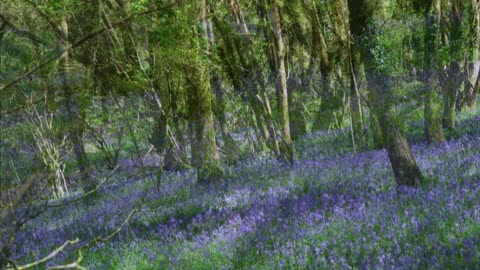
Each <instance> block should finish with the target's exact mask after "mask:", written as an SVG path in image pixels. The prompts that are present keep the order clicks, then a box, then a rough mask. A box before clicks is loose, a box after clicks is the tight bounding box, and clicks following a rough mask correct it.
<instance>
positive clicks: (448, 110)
mask: <svg viewBox="0 0 480 270" xmlns="http://www.w3.org/2000/svg"><path fill="white" fill-rule="evenodd" d="M451 8H452V9H451V13H450V25H449V30H450V37H449V54H450V65H449V67H448V71H447V76H448V83H447V85H446V88H445V91H444V104H443V105H444V106H443V119H442V120H443V128H445V129H448V130H451V129H453V128H454V127H455V105H456V100H457V95H458V91H459V90H460V87H461V86H462V83H463V80H462V79H461V74H460V73H461V65H460V62H461V61H462V57H461V50H462V49H463V48H462V44H461V43H462V35H463V31H462V8H463V5H462V3H460V2H459V1H452V3H451Z"/></svg>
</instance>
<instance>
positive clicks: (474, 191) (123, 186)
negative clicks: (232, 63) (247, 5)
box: [12, 114, 480, 269]
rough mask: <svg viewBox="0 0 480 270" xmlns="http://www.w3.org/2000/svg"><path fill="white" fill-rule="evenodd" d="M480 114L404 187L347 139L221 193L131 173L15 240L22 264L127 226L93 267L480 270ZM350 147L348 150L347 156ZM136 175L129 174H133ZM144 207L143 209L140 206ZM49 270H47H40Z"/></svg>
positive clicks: (318, 144) (307, 151)
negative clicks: (416, 181) (417, 182)
mask: <svg viewBox="0 0 480 270" xmlns="http://www.w3.org/2000/svg"><path fill="white" fill-rule="evenodd" d="M479 123H480V115H478V114H477V115H473V116H470V117H469V118H467V119H463V120H461V121H460V122H459V124H458V128H457V130H460V132H457V134H456V136H457V137H455V138H451V139H450V140H448V141H447V142H445V143H439V144H432V145H426V144H424V143H416V144H414V145H413V146H412V151H413V153H414V155H415V157H416V158H417V162H418V164H419V166H420V168H421V170H422V172H423V173H424V175H425V177H426V179H427V181H426V183H425V184H424V185H423V186H422V187H421V188H419V189H415V188H404V187H402V188H397V187H396V185H395V181H394V176H393V173H392V171H391V168H390V164H389V161H388V157H387V153H386V151H385V150H376V151H368V152H363V153H357V154H355V153H353V152H352V151H351V149H350V150H349V148H348V134H346V133H345V132H321V133H314V134H309V135H307V136H305V137H304V138H302V139H301V140H298V141H297V145H296V147H297V155H298V159H297V161H296V163H295V165H293V166H292V167H290V166H285V165H282V164H280V163H278V162H277V161H276V160H275V159H274V158H271V157H262V158H259V157H257V158H254V157H252V158H249V159H246V160H244V161H243V162H241V163H240V164H237V165H236V166H231V167H226V172H227V174H228V175H229V178H228V179H227V180H226V181H225V182H224V184H222V185H220V186H201V187H199V186H198V185H197V184H195V173H194V172H193V171H189V170H186V171H180V172H175V173H165V174H164V176H163V178H162V181H161V182H160V183H159V182H158V181H157V180H156V179H155V177H154V175H153V172H150V171H148V170H147V171H145V172H144V173H140V172H138V171H136V172H134V167H132V166H130V165H128V164H127V165H124V166H122V168H120V169H118V171H116V172H115V173H114V177H113V179H111V180H109V182H107V183H105V184H104V185H103V186H102V187H101V189H100V190H99V191H98V193H97V194H95V195H94V197H93V198H92V197H87V198H86V199H84V200H80V201H78V202H74V203H71V204H68V205H67V206H64V207H58V208H53V209H49V210H48V211H46V212H45V213H43V215H41V216H40V217H38V218H37V219H36V220H34V222H32V223H30V224H28V226H26V227H25V228H23V229H22V231H21V232H20V233H19V235H18V236H17V239H16V242H15V245H14V249H13V250H12V252H13V254H15V255H14V258H15V259H16V260H17V261H18V262H19V263H21V262H29V261H32V260H38V259H39V258H42V257H44V256H45V255H47V254H48V253H49V252H50V251H51V250H53V249H54V248H55V247H58V246H60V245H61V244H62V243H64V242H65V241H67V240H73V239H75V238H78V239H79V240H80V241H79V242H78V243H77V244H74V245H72V246H70V247H68V248H67V249H66V250H65V251H64V252H63V253H61V254H60V255H58V256H57V257H55V258H54V259H53V260H52V261H50V262H48V263H47V264H46V265H47V266H49V265H55V264H59V263H62V262H65V261H71V260H74V259H75V256H76V253H74V252H73V251H74V250H75V248H76V247H79V246H81V245H84V244H85V243H86V242H88V241H91V239H95V237H98V236H102V235H108V234H110V233H112V232H113V231H115V230H116V229H117V228H119V225H120V224H122V222H124V221H125V218H126V217H127V215H129V213H130V212H131V210H132V209H136V211H135V213H134V215H133V216H132V218H131V219H129V220H128V223H127V224H126V225H125V226H123V227H121V229H122V230H121V231H120V233H119V234H118V235H116V236H115V237H113V238H112V239H111V240H109V241H106V242H105V243H100V242H99V243H95V244H94V245H92V248H90V249H89V250H88V252H86V254H84V256H85V258H84V260H83V262H82V265H83V266H84V267H86V268H87V269H426V268H431V269H478V268H480V181H479V180H480V165H479V164H480V124H479ZM345 149H347V150H345ZM129 166H130V167H129ZM139 200H141V201H142V204H141V205H139V203H138V201H139ZM43 267H44V266H43Z"/></svg>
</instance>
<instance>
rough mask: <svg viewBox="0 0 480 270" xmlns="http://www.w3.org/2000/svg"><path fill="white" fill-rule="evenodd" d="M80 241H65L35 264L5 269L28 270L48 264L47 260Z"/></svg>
mask: <svg viewBox="0 0 480 270" xmlns="http://www.w3.org/2000/svg"><path fill="white" fill-rule="evenodd" d="M79 241H80V240H79V239H78V238H77V239H75V240H68V241H66V242H65V243H63V245H61V246H59V247H58V248H57V249H55V250H54V251H52V253H50V254H48V255H47V256H46V257H44V258H42V259H40V260H38V261H35V262H32V263H28V264H25V265H21V266H16V267H7V270H14V269H16V270H24V269H29V268H32V267H35V266H38V265H41V264H44V263H46V262H48V261H49V260H51V259H52V258H53V257H55V256H57V255H58V254H59V253H60V252H62V251H63V250H64V249H65V248H66V247H67V246H68V245H74V244H76V243H78V242H79Z"/></svg>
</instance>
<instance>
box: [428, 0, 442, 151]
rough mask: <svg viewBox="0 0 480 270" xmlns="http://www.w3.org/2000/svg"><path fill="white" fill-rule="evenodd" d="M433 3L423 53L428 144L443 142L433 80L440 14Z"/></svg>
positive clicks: (429, 3)
mask: <svg viewBox="0 0 480 270" xmlns="http://www.w3.org/2000/svg"><path fill="white" fill-rule="evenodd" d="M431 7H432V1H428V3H427V6H425V10H424V12H425V13H424V18H425V34H424V43H425V48H424V53H423V82H424V98H423V102H424V117H425V119H424V134H425V140H426V141H427V143H433V142H443V141H445V137H444V136H443V131H442V125H441V119H440V108H439V106H437V104H436V102H435V96H436V95H435V92H434V82H433V80H432V69H433V66H434V65H433V64H432V63H433V62H434V61H433V59H435V51H436V47H437V46H435V40H436V39H437V36H438V34H439V33H438V27H439V24H440V22H439V21H438V19H439V15H440V14H437V15H435V14H433V11H432V8H431Z"/></svg>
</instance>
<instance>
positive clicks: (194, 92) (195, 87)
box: [184, 0, 224, 184]
mask: <svg viewBox="0 0 480 270" xmlns="http://www.w3.org/2000/svg"><path fill="white" fill-rule="evenodd" d="M190 8H192V11H193V13H191V14H192V15H193V16H194V17H193V18H194V19H195V18H198V19H199V20H198V21H197V20H195V21H194V23H195V24H197V31H196V32H197V33H199V34H198V35H197V37H196V41H194V42H193V44H194V45H195V48H196V49H195V50H194V52H193V55H191V57H190V59H185V61H187V62H186V63H185V65H184V68H185V76H186V81H187V103H188V118H189V124H190V131H191V152H192V164H193V165H194V166H195V167H196V168H197V181H198V182H199V183H202V184H208V183H218V182H220V181H222V180H223V177H224V172H223V169H222V166H221V163H220V157H219V154H218V151H217V145H216V132H215V126H214V123H213V109H212V101H213V94H212V89H211V78H210V73H209V71H208V69H207V64H206V60H205V59H206V56H205V54H206V52H207V49H208V31H207V28H206V27H207V26H206V25H205V17H206V14H207V6H206V2H205V0H200V1H197V2H195V4H192V6H191V7H190Z"/></svg>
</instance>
